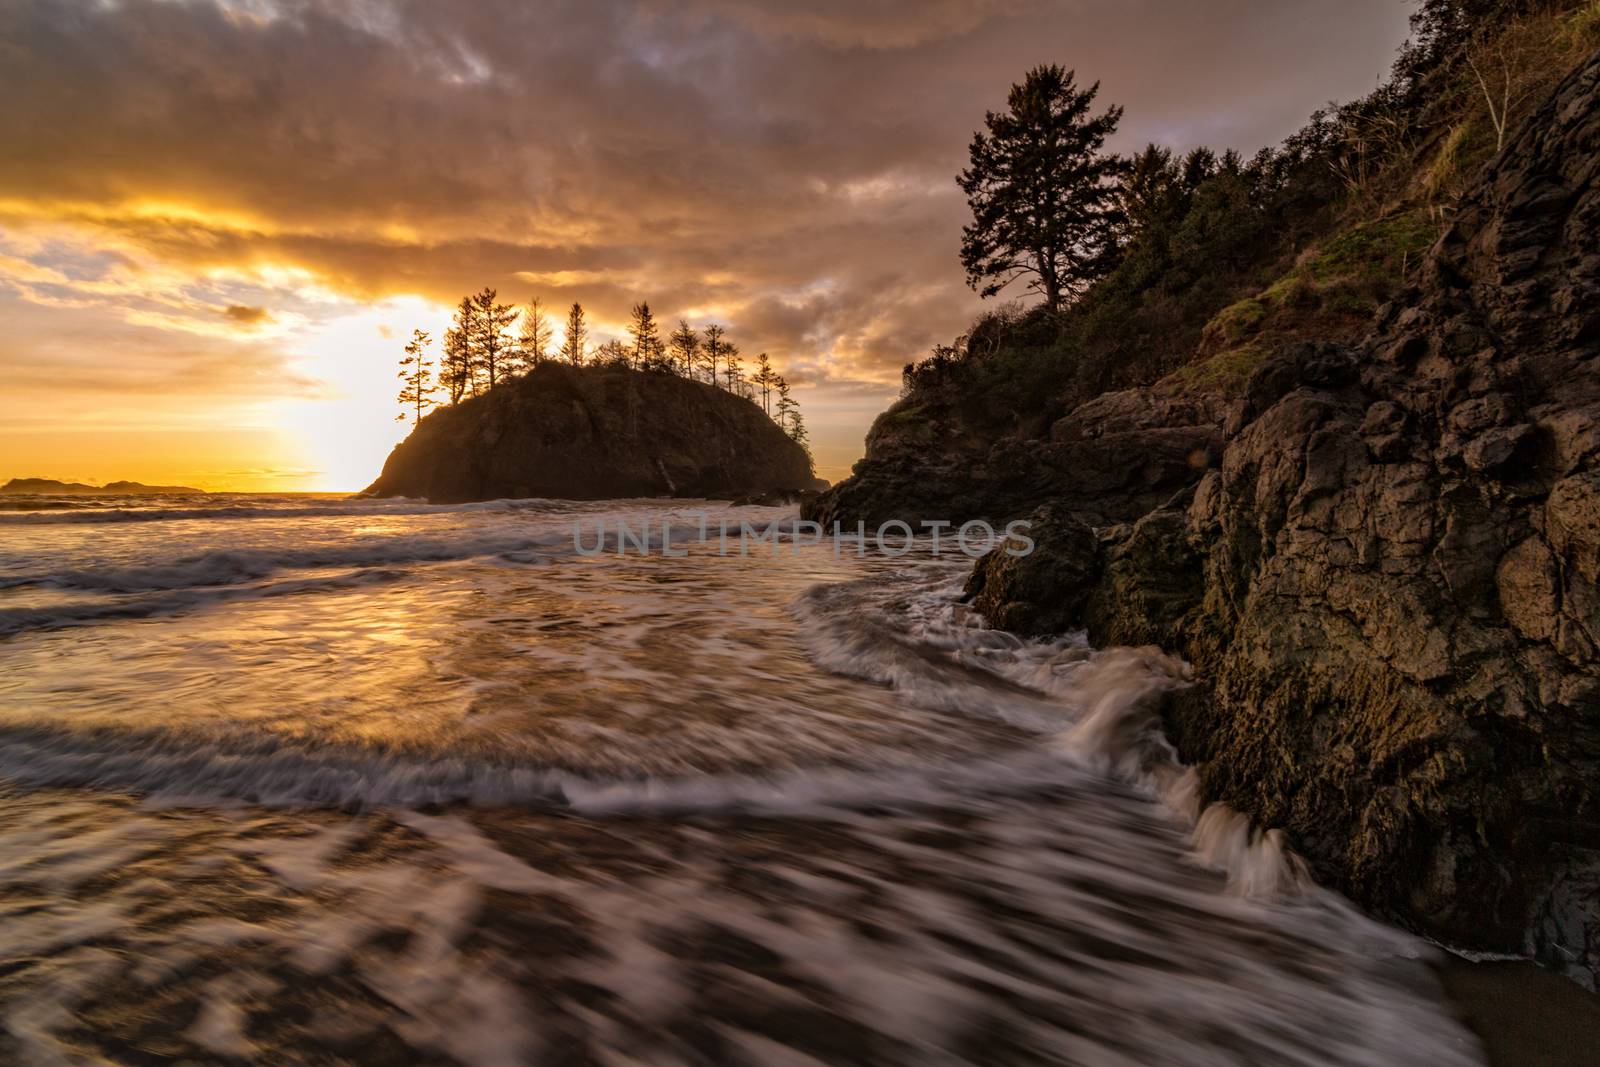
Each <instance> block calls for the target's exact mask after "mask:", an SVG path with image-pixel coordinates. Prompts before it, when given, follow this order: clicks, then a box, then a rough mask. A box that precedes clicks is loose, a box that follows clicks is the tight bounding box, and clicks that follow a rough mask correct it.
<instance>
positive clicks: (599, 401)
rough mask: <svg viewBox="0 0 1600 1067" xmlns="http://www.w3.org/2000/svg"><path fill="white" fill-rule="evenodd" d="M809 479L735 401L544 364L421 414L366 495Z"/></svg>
mask: <svg viewBox="0 0 1600 1067" xmlns="http://www.w3.org/2000/svg"><path fill="white" fill-rule="evenodd" d="M814 481H815V479H814V478H813V476H812V473H811V460H810V458H809V457H808V456H807V455H806V453H805V450H804V449H802V448H801V447H800V446H799V445H797V444H795V443H794V442H793V441H791V440H790V439H789V437H788V435H787V434H785V433H784V432H783V431H782V430H780V429H779V428H778V426H777V425H776V424H775V423H774V422H773V421H772V420H771V419H769V418H768V417H767V416H766V415H764V414H763V413H762V411H761V408H760V407H758V406H757V405H755V404H752V403H751V402H750V401H748V400H746V399H744V398H743V397H737V396H734V395H733V394H731V393H728V392H726V391H724V390H721V389H718V388H716V387H715V386H711V385H706V384H705V383H703V382H692V381H689V380H687V379H685V378H679V377H677V376H675V375H671V374H658V373H650V372H645V371H635V370H629V369H628V368H626V367H572V366H568V365H566V364H561V363H545V364H541V365H539V366H537V367H534V368H533V370H531V371H530V372H529V373H528V374H527V375H525V376H524V377H522V378H519V379H516V380H513V381H510V382H506V383H503V384H502V385H500V386H499V387H497V388H495V389H493V390H491V391H490V392H488V393H486V394H485V395H483V396H478V397H472V398H469V399H467V400H464V401H462V402H461V403H459V404H455V405H452V406H451V407H447V408H441V409H440V410H438V411H435V412H433V413H432V414H430V415H428V416H427V417H425V418H424V419H423V420H422V421H421V423H420V424H419V425H418V426H417V428H416V430H415V431H413V432H412V434H411V436H410V437H408V438H406V440H405V441H403V442H401V443H400V444H399V445H397V446H396V447H395V450H394V451H393V452H391V453H390V454H389V459H388V461H387V462H386V463H384V465H383V473H382V474H381V475H379V477H378V480H377V481H376V482H374V483H373V484H372V486H371V487H370V488H369V489H368V490H367V492H368V493H369V494H371V495H374V496H407V497H422V498H426V499H428V500H430V501H433V502H434V503H446V504H456V503H465V502H468V501H476V500H495V499H500V498H505V497H554V498H559V499H567V500H601V499H608V498H615V497H631V496H679V497H740V496H749V495H752V494H760V493H768V492H770V491H771V490H772V489H773V488H774V487H783V488H789V487H792V488H793V489H795V490H796V491H798V490H802V489H805V488H807V487H810V486H812V485H813V483H814Z"/></svg>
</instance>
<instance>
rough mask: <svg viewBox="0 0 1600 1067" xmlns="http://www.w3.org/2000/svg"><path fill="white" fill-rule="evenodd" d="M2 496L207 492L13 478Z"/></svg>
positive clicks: (1, 489) (1, 488)
mask: <svg viewBox="0 0 1600 1067" xmlns="http://www.w3.org/2000/svg"><path fill="white" fill-rule="evenodd" d="M0 493H15V494H19V495H20V494H24V493H25V494H28V495H35V496H49V495H55V496H203V495H204V494H205V490H204V489H194V488H191V487H189V486H187V485H145V484H144V483H142V482H107V483H106V484H105V485H85V484H84V483H83V482H59V481H56V480H55V479H54V478H13V479H11V480H10V481H9V482H7V483H6V484H4V485H0Z"/></svg>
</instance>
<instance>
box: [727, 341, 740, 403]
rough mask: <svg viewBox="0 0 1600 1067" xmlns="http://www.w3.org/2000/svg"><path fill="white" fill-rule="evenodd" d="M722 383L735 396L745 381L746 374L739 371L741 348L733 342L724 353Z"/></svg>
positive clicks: (729, 343)
mask: <svg viewBox="0 0 1600 1067" xmlns="http://www.w3.org/2000/svg"><path fill="white" fill-rule="evenodd" d="M722 381H723V388H725V389H727V390H728V392H730V393H733V394H735V395H737V394H738V392H739V386H740V384H741V383H742V382H743V381H744V372H743V371H741V370H740V369H739V346H738V345H736V344H733V343H732V342H728V346H727V349H726V350H725V351H724V352H723V353H722Z"/></svg>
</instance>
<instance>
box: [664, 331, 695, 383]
mask: <svg viewBox="0 0 1600 1067" xmlns="http://www.w3.org/2000/svg"><path fill="white" fill-rule="evenodd" d="M669 340H670V342H671V344H672V360H673V363H674V365H675V366H676V367H677V369H678V372H679V373H680V374H682V375H683V376H684V377H685V378H693V377H694V372H695V366H696V365H697V364H698V363H699V361H700V335H699V334H698V333H695V331H694V327H692V326H690V325H689V323H688V320H686V319H679V320H678V328H677V329H676V330H673V331H672V337H671V338H669Z"/></svg>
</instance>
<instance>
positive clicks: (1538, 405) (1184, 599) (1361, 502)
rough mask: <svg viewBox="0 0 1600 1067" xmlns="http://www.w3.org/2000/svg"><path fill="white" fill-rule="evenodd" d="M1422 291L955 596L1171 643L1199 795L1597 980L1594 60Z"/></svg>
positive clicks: (1309, 852)
mask: <svg viewBox="0 0 1600 1067" xmlns="http://www.w3.org/2000/svg"><path fill="white" fill-rule="evenodd" d="M1420 279H1421V280H1420V282H1419V283H1418V284H1416V285H1415V286H1414V287H1412V288H1411V289H1410V290H1409V291H1407V292H1405V293H1404V294H1403V295H1402V296H1401V297H1400V298H1399V299H1397V300H1395V301H1393V302H1392V303H1391V304H1390V305H1389V306H1387V307H1386V308H1384V309H1383V310H1382V311H1381V312H1380V313H1379V316H1378V320H1377V324H1376V328H1375V330H1374V332H1373V333H1372V335H1371V336H1370V337H1369V338H1368V339H1367V340H1366V341H1365V342H1363V343H1361V344H1357V345H1341V344H1317V343H1299V344H1293V345H1289V346H1286V347H1284V348H1282V349H1281V350H1279V351H1277V352H1276V353H1275V354H1273V355H1271V356H1270V358H1267V359H1266V360H1265V362H1263V363H1262V364H1261V365H1260V366H1259V367H1257V368H1256V369H1255V371H1254V373H1253V374H1252V375H1251V376H1250V378H1249V379H1248V385H1247V387H1246V388H1245V390H1244V391H1243V392H1244V395H1243V396H1242V397H1241V398H1239V399H1237V400H1236V401H1235V402H1234V403H1233V404H1232V406H1231V407H1230V408H1229V410H1228V411H1227V412H1226V414H1225V417H1224V418H1223V420H1222V422H1221V424H1220V426H1218V427H1217V429H1218V430H1219V433H1220V439H1219V441H1218V453H1217V454H1218V455H1219V456H1220V463H1219V464H1218V465H1217V466H1216V468H1215V469H1212V470H1209V471H1207V472H1205V473H1204V474H1203V477H1199V479H1198V481H1197V482H1196V483H1195V484H1194V485H1192V486H1191V487H1189V488H1186V489H1180V490H1179V491H1178V492H1176V493H1175V494H1174V495H1173V496H1172V497H1171V498H1170V499H1168V500H1167V501H1165V502H1164V503H1163V504H1162V505H1161V506H1159V507H1156V508H1153V509H1150V510H1148V511H1146V512H1144V513H1143V514H1142V515H1140V516H1138V517H1137V518H1136V519H1134V521H1131V522H1125V523H1121V524H1116V525H1109V526H1108V525H1105V524H1104V523H1103V521H1102V516H1103V514H1104V513H1105V512H1106V511H1107V510H1109V509H1107V508H1105V507H1101V508H1100V509H1098V511H1099V514H1096V513H1095V512H1093V511H1091V512H1089V513H1084V512H1083V511H1081V510H1079V509H1078V508H1076V506H1075V503H1076V501H1075V500H1074V499H1073V498H1072V497H1071V495H1066V496H1061V497H1050V496H1049V495H1048V494H1046V496H1045V497H1044V498H1043V499H1046V500H1049V501H1050V502H1051V503H1050V505H1049V506H1048V507H1047V508H1045V509H1044V510H1042V511H1040V512H1039V513H1038V514H1037V515H1036V519H1037V521H1038V525H1037V527H1036V529H1035V531H1034V536H1035V538H1036V540H1037V541H1038V543H1039V546H1040V548H1039V551H1038V552H1036V553H1035V554H1034V555H1033V556H1031V557H1028V558H1026V559H1022V560H1015V559H1011V558H1009V557H1005V556H1003V555H998V554H997V555H994V556H992V557H990V558H989V559H986V560H985V561H982V562H981V563H980V565H979V567H978V568H977V570H976V571H975V572H974V575H973V578H972V581H971V583H970V585H969V589H970V591H971V593H972V595H973V596H974V597H975V598H976V602H977V604H978V606H979V608H980V609H981V610H982V611H983V612H985V613H986V615H987V616H988V617H989V618H990V619H991V620H992V621H994V622H996V623H998V624H1001V625H1005V626H1009V627H1013V628H1017V629H1022V630H1032V631H1049V630H1060V629H1066V628H1074V627H1079V626H1082V627H1086V628H1087V629H1088V631H1089V633H1090V636H1091V637H1092V639H1093V640H1095V641H1096V642H1099V643H1141V644H1142V643H1155V644H1159V645H1161V646H1163V647H1165V648H1168V649H1170V650H1173V651H1177V652H1180V653H1182V654H1183V655H1185V656H1187V657H1188V658H1189V659H1190V660H1191V661H1192V662H1193V664H1194V666H1195V668H1196V674H1197V677H1199V678H1200V679H1201V683H1200V684H1199V685H1197V686H1196V687H1195V688H1193V689H1192V690H1190V691H1188V692H1187V693H1185V694H1183V695H1182V696H1181V697H1179V698H1177V699H1176V700H1175V701H1174V702H1173V703H1172V705H1171V707H1169V708H1168V709H1167V723H1168V728H1169V732H1170V735H1171V737H1172V739H1173V741H1174V743H1175V744H1176V745H1177V747H1178V749H1179V750H1180V752H1181V754H1182V755H1183V757H1184V758H1185V759H1187V760H1188V761H1190V762H1191V763H1193V764H1195V765H1196V766H1197V767H1198V768H1199V772H1200V776H1201V780H1202V783H1203V788H1204V792H1205V794H1206V796H1207V797H1208V798H1209V799H1220V800H1225V801H1227V802H1228V803H1230V804H1232V805H1233V806H1235V807H1236V808H1238V809H1240V810H1242V811H1244V812H1246V813H1248V814H1249V815H1250V816H1252V817H1253V818H1254V820H1255V821H1256V822H1257V824H1258V825H1259V826H1261V827H1282V828H1284V829H1286V830H1287V831H1288V832H1289V833H1290V836H1291V838H1292V840H1293V841H1294V843H1295V846H1296V848H1297V849H1298V850H1299V851H1300V852H1302V853H1303V854H1304V855H1305V856H1306V857H1307V858H1308V859H1309V860H1310V861H1311V862H1312V864H1313V865H1314V867H1315V868H1316V870H1317V871H1318V873H1319V875H1320V876H1321V877H1322V878H1323V879H1324V880H1326V881H1327V882H1328V883H1330V884H1332V885H1335V886H1337V887H1339V888H1340V889H1342V890H1344V891H1346V892H1347V893H1349V894H1350V895H1351V896H1352V897H1354V898H1355V899H1356V900H1358V901H1359V902H1361V903H1362V904H1364V905H1366V906H1368V907H1370V908H1372V909H1374V910H1376V911H1378V912H1380V913H1385V914H1389V915H1392V916H1395V917H1397V918H1399V919H1401V920H1402V921H1404V922H1406V923H1408V924H1410V925H1412V926H1414V927H1415V928H1418V929H1420V930H1422V931H1425V932H1427V933H1430V934H1432V935H1434V936H1437V937H1439V938H1441V939H1443V940H1445V941H1448V942H1450V943H1454V944H1459V945H1465V946H1470V947H1473V948H1478V949H1487V950H1494V951H1503V952H1513V953H1520V952H1532V953H1534V954H1535V955H1536V956H1537V957H1538V958H1539V959H1540V960H1542V961H1543V962H1545V963H1547V964H1549V965H1551V966H1553V967H1556V968H1558V969H1560V970H1562V971H1564V972H1566V973H1568V974H1570V975H1571V976H1573V977H1575V978H1577V979H1578V980H1580V981H1582V982H1584V983H1585V984H1587V985H1589V986H1591V987H1593V985H1594V983H1595V979H1596V976H1597V974H1600V586H1597V580H1600V56H1594V57H1591V58H1590V59H1589V60H1588V61H1587V62H1585V63H1583V64H1582V65H1581V66H1580V67H1579V68H1578V69H1577V70H1576V71H1574V72H1573V73H1572V74H1571V75H1570V76H1568V77H1567V78H1566V79H1565V80H1564V81H1563V82H1562V83H1561V84H1560V86H1559V88H1558V89H1557V90H1556V92H1555V93H1554V95H1553V96H1552V97H1551V98H1550V99H1549V100H1548V101H1547V102H1546V103H1544V104H1543V105H1542V106H1541V107H1539V108H1538V109H1537V111H1536V112H1535V113H1534V114H1533V115H1532V116H1531V117H1530V118H1529V119H1528V120H1527V121H1526V122H1525V123H1523V124H1522V125H1521V127H1520V130H1519V132H1517V133H1516V134H1515V135H1514V136H1513V138H1512V139H1511V140H1510V141H1509V142H1508V143H1507V145H1506V146H1505V148H1504V150H1503V151H1502V152H1500V154H1499V155H1498V157H1497V158H1495V159H1494V160H1493V161H1492V162H1491V163H1490V164H1489V166H1488V168H1487V169H1486V172H1485V173H1484V175H1483V177H1482V180H1481V181H1480V183H1479V184H1478V185H1477V187H1476V190H1475V191H1474V192H1472V193H1471V194H1469V195H1468V196H1467V197H1466V198H1465V199H1464V201H1463V202H1462V203H1461V204H1460V208H1459V211H1458V212H1457V213H1456V215H1455V216H1454V218H1453V221H1452V223H1451V225H1450V226H1449V227H1448V229H1447V231H1446V232H1445V234H1444V236H1443V237H1442V238H1441V239H1440V240H1439V241H1438V243H1437V244H1436V245H1435V246H1434V248H1433V250H1432V251H1431V253H1430V254H1429V256H1428V259H1427V262H1426V264H1425V267H1424V270H1423V272H1422V274H1421V275H1420ZM1139 395H1140V394H1138V393H1129V394H1126V395H1124V396H1122V397H1120V398H1118V399H1115V400H1113V401H1107V402H1105V403H1112V404H1116V405H1132V406H1133V407H1135V408H1137V407H1138V399H1137V398H1138V396H1139ZM1144 410H1145V415H1146V423H1147V425H1150V426H1159V425H1162V424H1164V423H1165V422H1177V423H1179V424H1180V425H1182V426H1183V427H1185V432H1189V429H1190V423H1191V422H1192V421H1193V420H1192V418H1191V417H1190V416H1189V415H1188V414H1183V415H1181V416H1180V417H1178V418H1176V419H1173V418H1172V417H1171V416H1170V415H1169V414H1167V413H1165V412H1162V411H1161V410H1159V406H1158V405H1154V404H1151V405H1147V406H1146V407H1145V409H1144ZM1080 421H1085V420H1080ZM1127 461H1128V462H1129V463H1131V464H1134V465H1140V464H1143V463H1144V462H1145V461H1146V459H1145V456H1144V455H1143V454H1139V455H1135V456H1130V457H1127ZM1130 503H1131V501H1130Z"/></svg>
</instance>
